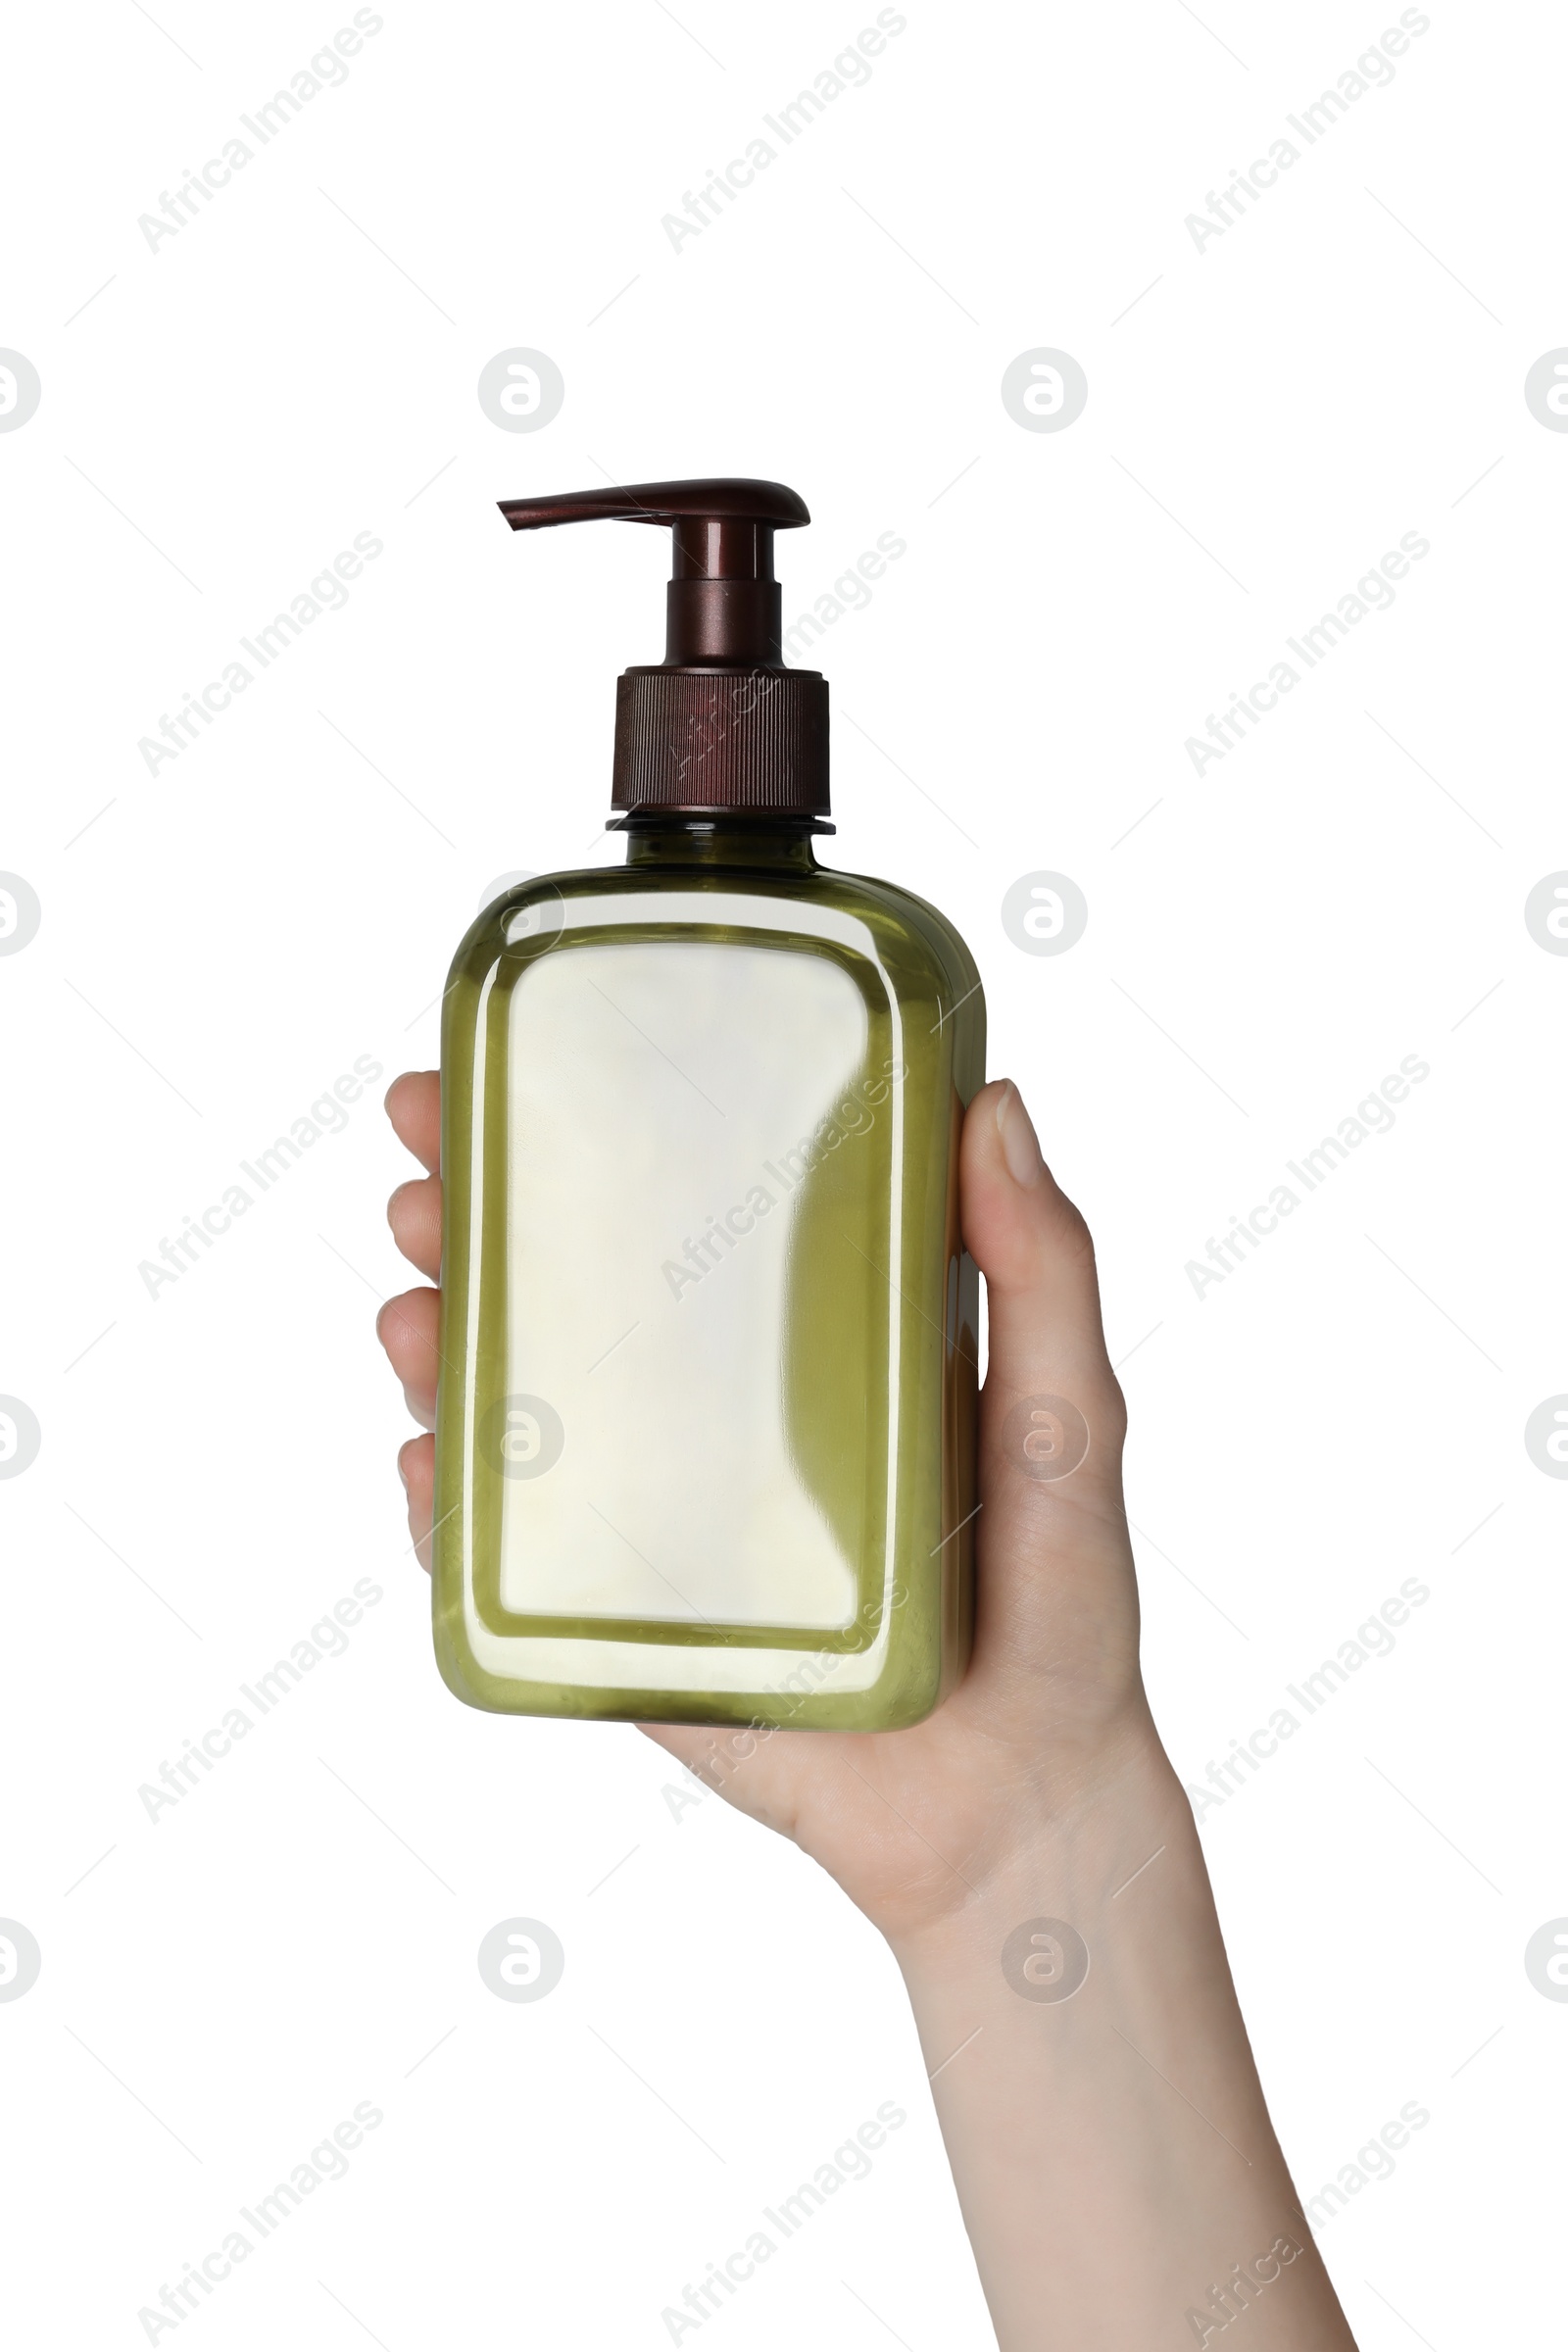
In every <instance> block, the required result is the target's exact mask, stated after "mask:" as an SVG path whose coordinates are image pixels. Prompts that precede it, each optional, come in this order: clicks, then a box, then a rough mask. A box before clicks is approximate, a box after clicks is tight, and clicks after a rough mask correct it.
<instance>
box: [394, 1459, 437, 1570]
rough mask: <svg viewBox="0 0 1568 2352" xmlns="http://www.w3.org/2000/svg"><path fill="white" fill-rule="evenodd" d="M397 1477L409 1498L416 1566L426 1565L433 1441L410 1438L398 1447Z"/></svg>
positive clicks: (432, 1502)
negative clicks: (404, 1444)
mask: <svg viewBox="0 0 1568 2352" xmlns="http://www.w3.org/2000/svg"><path fill="white" fill-rule="evenodd" d="M398 1476H399V1477H400V1478H401V1479H402V1481H403V1491H404V1493H405V1494H406V1495H408V1498H409V1533H410V1535H411V1536H412V1537H413V1538H414V1555H415V1557H416V1559H417V1561H418V1563H419V1566H420V1567H421V1568H424V1569H428V1568H429V1565H430V1523H431V1521H432V1519H433V1518H434V1517H435V1440H434V1438H428V1437H426V1438H410V1440H409V1442H408V1444H407V1445H406V1446H400V1447H399V1448H398Z"/></svg>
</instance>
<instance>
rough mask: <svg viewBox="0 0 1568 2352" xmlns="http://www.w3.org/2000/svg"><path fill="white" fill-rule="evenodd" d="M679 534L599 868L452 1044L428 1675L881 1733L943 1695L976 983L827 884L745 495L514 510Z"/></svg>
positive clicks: (697, 491) (806, 725)
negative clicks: (613, 834)
mask: <svg viewBox="0 0 1568 2352" xmlns="http://www.w3.org/2000/svg"><path fill="white" fill-rule="evenodd" d="M502 513H503V514H504V515H506V517H507V519H508V520H509V521H510V522H511V523H512V524H513V526H514V527H515V528H516V529H528V528H534V527H539V526H542V525H547V524H552V523H562V522H568V521H575V520H590V519H595V518H602V517H616V518H619V519H621V520H626V521H640V522H655V523H662V524H666V525H668V526H670V528H671V530H672V532H673V540H674V576H673V578H672V579H671V581H670V585H669V592H668V641H667V649H666V659H665V661H664V662H663V663H662V664H660V665H658V666H655V667H644V668H634V669H630V670H628V671H627V672H626V673H625V674H624V675H623V676H622V677H621V679H620V681H619V689H618V698H617V713H616V731H615V760H614V775H613V795H612V800H613V809H614V811H615V813H614V815H613V818H612V822H613V824H615V825H617V826H618V827H619V828H620V829H622V830H623V831H624V833H625V834H626V838H627V846H628V855H627V859H626V863H625V865H624V866H623V867H619V868H614V869H611V870H606V869H604V868H602V867H595V868H592V869H589V870H585V871H582V872H577V873H563V874H555V875H550V876H547V877H539V878H536V879H534V880H531V881H529V882H528V883H526V884H525V885H523V886H522V887H520V888H517V889H514V890H512V891H511V892H509V893H508V894H507V896H506V897H504V898H502V899H498V900H497V901H495V903H494V904H493V905H491V906H489V907H486V908H485V910H484V912H483V913H482V914H481V915H480V917H479V919H478V921H477V922H476V923H475V924H474V925H473V927H472V928H471V930H470V931H469V932H468V934H467V936H466V938H465V940H464V941H463V944H462V946H461V947H460V948H459V950H458V954H457V958H456V960H455V962H454V964H453V966H452V975H451V981H450V985H449V987H448V990H447V996H446V1005H445V1014H444V1021H443V1031H442V1049H441V1058H442V1175H443V1179H444V1201H445V1227H444V1234H443V1247H442V1275H441V1280H442V1317H441V1341H440V1346H441V1371H440V1382H439V1396H438V1402H437V1417H436V1484H435V1543H434V1552H435V1573H434V1612H435V1647H436V1656H437V1659H438V1661H439V1664H440V1668H441V1672H442V1674H443V1676H444V1677H445V1679H446V1681H447V1683H448V1684H449V1685H450V1687H451V1688H452V1690H453V1691H456V1692H457V1694H458V1695H459V1697H461V1698H463V1699H466V1701H467V1702H468V1703H469V1704H470V1705H472V1706H477V1707H484V1708H489V1709H493V1710H497V1711H503V1712H515V1713H522V1714H531V1715H572V1716H603V1717H620V1718H631V1719H634V1720H640V1721H645V1722H674V1723H702V1724H741V1725H751V1726H757V1727H763V1726H767V1727H778V1726H789V1727H792V1728H797V1729H812V1728H817V1729H823V1728H826V1729H836V1730H847V1731H886V1730H892V1729H896V1728H898V1727H900V1726H904V1725H907V1724H912V1723H916V1722H918V1721H919V1720H920V1719H921V1717H922V1716H924V1715H927V1714H929V1712H930V1711H931V1709H932V1708H933V1707H935V1706H936V1705H937V1704H938V1703H939V1701H940V1700H941V1699H942V1698H943V1697H944V1695H945V1694H946V1692H947V1691H949V1690H950V1689H951V1687H952V1686H953V1684H954V1683H955V1682H956V1679H957V1678H958V1677H959V1676H960V1675H961V1674H962V1672H963V1668H964V1665H965V1663H966V1661H967V1656H968V1647H969V1632H970V1621H971V1616H972V1590H973V1577H972V1565H971V1563H972V1548H973V1538H974V1524H973V1516H974V1511H975V1507H976V1506H975V1495H974V1485H975V1408H976V1382H977V1320H978V1317H977V1288H978V1286H977V1280H976V1275H975V1269H974V1265H973V1262H972V1261H971V1259H970V1258H969V1257H968V1256H967V1255H966V1254H965V1252H964V1250H963V1245H962V1240H961V1237H960V1234H959V1229H958V1202H957V1146H958V1129H959V1123H960V1121H961V1118H962V1115H963V1109H964V1106H965V1104H966V1103H968V1101H969V1100H970V1098H971V1097H972V1095H973V1094H974V1093H975V1092H976V1090H977V1089H978V1088H979V1086H980V1085H981V1084H982V1083H983V1079H984V1058H985V1012H984V1004H983V999H982V996H981V991H980V980H979V975H978V973H977V971H976V969H975V965H974V961H973V958H972V957H971V956H970V955H969V952H968V950H967V948H966V947H965V946H964V944H963V942H962V940H961V939H960V938H959V937H958V935H957V933H956V931H955V930H954V928H953V926H952V925H951V924H950V923H949V922H947V921H946V919H945V918H944V917H943V916H942V915H940V914H939V913H938V912H937V911H936V909H935V908H934V907H928V906H927V905H925V904H924V902H923V901H921V900H919V899H916V898H913V897H911V896H910V895H909V893H908V892H907V891H903V890H899V889H896V888H895V887H894V886H893V885H892V884H890V883H886V882H876V881H868V880H865V879H863V878H861V877H859V876H858V875H850V874H838V873H833V872H830V871H825V870H824V869H823V868H822V867H820V866H819V865H818V864H817V862H816V859H815V856H814V854H813V848H812V840H813V836H814V835H815V834H817V833H819V832H829V831H831V830H832V828H831V826H830V825H828V824H827V822H826V814H827V809H828V793H827V687H826V684H825V681H824V680H823V679H822V678H821V677H820V676H819V675H818V674H817V673H815V672H814V671H807V670H790V669H786V668H785V667H784V666H783V664H782V661H781V658H780V600H779V590H778V586H777V583H776V582H775V580H774V578H773V566H772V539H773V532H774V530H775V529H779V528H788V527H791V526H792V525H795V524H798V523H804V522H808V521H809V519H810V517H809V515H808V513H807V510H806V508H805V506H804V504H803V503H802V501H801V500H800V499H799V498H798V497H797V496H796V495H795V493H794V492H793V491H790V490H787V489H785V488H783V486H782V485H780V484H778V483H773V482H755V481H696V482H673V483H670V482H665V483H653V484H644V485H641V486H639V487H637V488H634V489H629V490H614V491H611V492H605V493H600V492H581V493H574V494H569V495H565V496H562V497H557V498H548V499H532V500H522V501H518V502H515V503H513V504H509V505H506V506H504V507H503V508H502Z"/></svg>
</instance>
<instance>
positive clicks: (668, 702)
mask: <svg viewBox="0 0 1568 2352" xmlns="http://www.w3.org/2000/svg"><path fill="white" fill-rule="evenodd" d="M501 512H502V514H503V515H505V516H506V518H507V520H508V521H509V522H510V523H511V525H512V527H513V529H514V530H515V531H531V530H542V529H547V528H549V527H550V526H551V525H553V524H556V523H562V522H598V521H602V520H605V519H607V518H612V517H613V519H614V520H616V521H619V522H654V523H664V524H667V525H668V527H669V532H670V537H671V540H672V543H673V558H674V567H673V570H672V572H671V575H670V582H669V586H668V589H667V590H666V591H665V605H664V659H663V661H662V662H660V663H658V664H655V665H651V666H650V665H644V666H642V667H640V668H635V669H628V670H625V671H624V672H623V673H622V675H621V677H620V680H619V682H618V685H617V689H616V694H615V758H614V768H613V785H612V789H611V805H612V807H613V808H614V809H617V810H621V811H624V812H633V811H638V812H640V811H642V810H644V809H679V810H681V811H682V812H684V813H687V814H691V815H695V814H698V813H705V814H706V813H707V812H709V811H711V810H716V809H753V810H760V811H766V812H768V813H769V814H775V815H784V814H790V815H796V816H812V817H824V816H825V815H826V813H827V805H828V795H827V680H826V679H825V678H824V677H823V676H822V675H821V674H820V672H819V671H817V670H814V669H786V668H785V667H784V656H783V650H782V628H783V612H782V598H781V593H780V589H779V584H778V582H777V580H775V578H774V577H773V533H774V532H775V531H789V530H794V529H796V528H797V527H798V526H799V525H800V524H801V523H804V522H809V521H810V519H811V517H810V515H809V514H808V513H807V510H806V504H805V501H804V500H802V499H800V498H797V497H796V495H795V492H794V491H793V490H786V489H785V487H784V485H783V483H782V482H736V481H707V482H645V483H642V484H640V485H639V486H638V488H636V489H635V490H605V491H598V490H572V491H567V492H565V493H564V495H563V496H562V497H560V498H517V499H509V500H506V501H505V502H504V503H503V505H502V508H501Z"/></svg>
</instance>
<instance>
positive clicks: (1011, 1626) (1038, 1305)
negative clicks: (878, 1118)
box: [959, 1083, 1138, 1706]
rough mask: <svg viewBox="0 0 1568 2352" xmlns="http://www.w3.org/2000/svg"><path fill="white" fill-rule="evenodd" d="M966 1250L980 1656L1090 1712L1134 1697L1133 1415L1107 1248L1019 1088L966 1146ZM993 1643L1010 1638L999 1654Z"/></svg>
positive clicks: (986, 1102)
mask: <svg viewBox="0 0 1568 2352" xmlns="http://www.w3.org/2000/svg"><path fill="white" fill-rule="evenodd" d="M959 1168H960V1184H961V1195H962V1213H963V1235H964V1243H965V1246H966V1248H967V1249H968V1250H969V1253H970V1255H971V1256H972V1257H973V1258H974V1260H975V1262H976V1264H977V1265H978V1266H979V1268H980V1270H981V1272H982V1273H983V1274H984V1275H985V1278H986V1299H987V1306H988V1309H989V1316H990V1335H991V1352H990V1362H989V1364H988V1367H987V1372H986V1385H985V1392H984V1397H983V1399H982V1408H981V1447H980V1494H981V1518H980V1524H979V1527H978V1529H977V1531H976V1533H977V1538H978V1551H979V1566H980V1585H979V1594H978V1603H979V1612H980V1614H979V1621H978V1624H977V1642H981V1643H986V1646H987V1647H988V1648H989V1649H990V1651H991V1653H992V1654H993V1655H995V1656H997V1657H999V1658H1006V1659H1009V1660H1010V1661H1012V1663H1013V1664H1014V1665H1015V1666H1017V1667H1020V1668H1021V1669H1022V1670H1023V1672H1024V1673H1025V1675H1026V1676H1027V1675H1030V1674H1034V1675H1038V1674H1040V1673H1041V1672H1046V1673H1049V1674H1050V1675H1051V1676H1052V1677H1053V1680H1054V1686H1055V1689H1056V1691H1057V1694H1058V1695H1057V1699H1056V1703H1057V1704H1058V1706H1059V1705H1060V1704H1061V1703H1062V1701H1061V1697H1060V1693H1061V1691H1062V1690H1063V1689H1064V1688H1066V1689H1068V1690H1071V1691H1078V1692H1081V1693H1083V1694H1085V1695H1086V1697H1087V1698H1088V1700H1089V1702H1090V1703H1092V1704H1096V1705H1098V1704H1100V1703H1102V1701H1103V1699H1104V1698H1107V1697H1108V1698H1109V1699H1110V1700H1111V1701H1112V1702H1113V1703H1114V1702H1117V1701H1119V1700H1120V1699H1121V1698H1123V1697H1125V1696H1126V1694H1127V1693H1128V1692H1129V1691H1134V1690H1135V1689H1136V1675H1137V1626H1138V1618H1137V1600H1136V1591H1135V1585H1134V1579H1133V1570H1132V1552H1131V1547H1130V1544H1129V1541H1128V1536H1127V1522H1126V1516H1125V1512H1124V1510H1123V1506H1122V1499H1121V1447H1122V1439H1123V1437H1124V1435H1125V1432H1126V1408H1125V1406H1124V1404H1123V1402H1122V1395H1121V1390H1120V1388H1119V1386H1118V1385H1117V1381H1116V1376H1115V1374H1114V1372H1113V1371H1112V1370H1111V1366H1110V1361H1109V1358H1108V1356H1107V1354H1106V1351H1105V1339H1104V1331H1103V1326H1102V1322H1101V1313H1100V1285H1099V1282H1098V1279H1097V1277H1096V1273H1095V1252H1094V1245H1093V1243H1092V1241H1091V1240H1090V1237H1089V1229H1088V1227H1087V1226H1086V1225H1085V1223H1084V1220H1083V1218H1082V1217H1081V1216H1080V1214H1079V1212H1078V1210H1077V1209H1076V1208H1075V1207H1074V1206H1073V1204H1072V1202H1071V1201H1069V1200H1068V1199H1067V1197H1066V1195H1065V1194H1064V1193H1063V1192H1062V1191H1061V1189H1060V1187H1059V1186H1058V1185H1057V1183H1056V1181H1055V1179H1054V1176H1053V1175H1052V1173H1051V1171H1050V1169H1049V1168H1048V1167H1047V1166H1046V1164H1045V1161H1044V1160H1043V1159H1042V1157H1041V1154H1040V1146H1039V1143H1038V1141H1037V1140H1036V1137H1035V1131H1034V1127H1033V1125H1032V1124H1031V1122H1030V1119H1029V1115H1028V1113H1027V1111H1026V1110H1025V1109H1024V1106H1023V1104H1022V1103H1021V1102H1020V1100H1019V1097H1018V1092H1017V1089H1016V1088H1015V1087H1013V1086H1011V1085H1009V1084H1006V1083H996V1084H993V1085H991V1086H988V1087H986V1088H985V1089H984V1090H983V1091H982V1092H981V1093H980V1094H978V1095H977V1096H976V1097H975V1099H974V1101H973V1103H971V1104H970V1105H969V1109H968V1113H967V1115H966V1117H965V1120H964V1128H963V1138H962V1143H961V1147H960V1159H959ZM988 1634H990V1635H992V1636H996V1637H1000V1639H997V1640H995V1641H992V1642H987V1636H988Z"/></svg>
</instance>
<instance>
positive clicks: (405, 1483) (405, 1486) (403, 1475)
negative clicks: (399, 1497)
mask: <svg viewBox="0 0 1568 2352" xmlns="http://www.w3.org/2000/svg"><path fill="white" fill-rule="evenodd" d="M398 1476H399V1478H401V1479H402V1481H403V1492H404V1494H405V1495H406V1494H407V1493H408V1491H409V1474H408V1472H407V1471H406V1470H405V1469H404V1467H403V1456H402V1454H401V1453H400V1454H399V1455H398Z"/></svg>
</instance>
